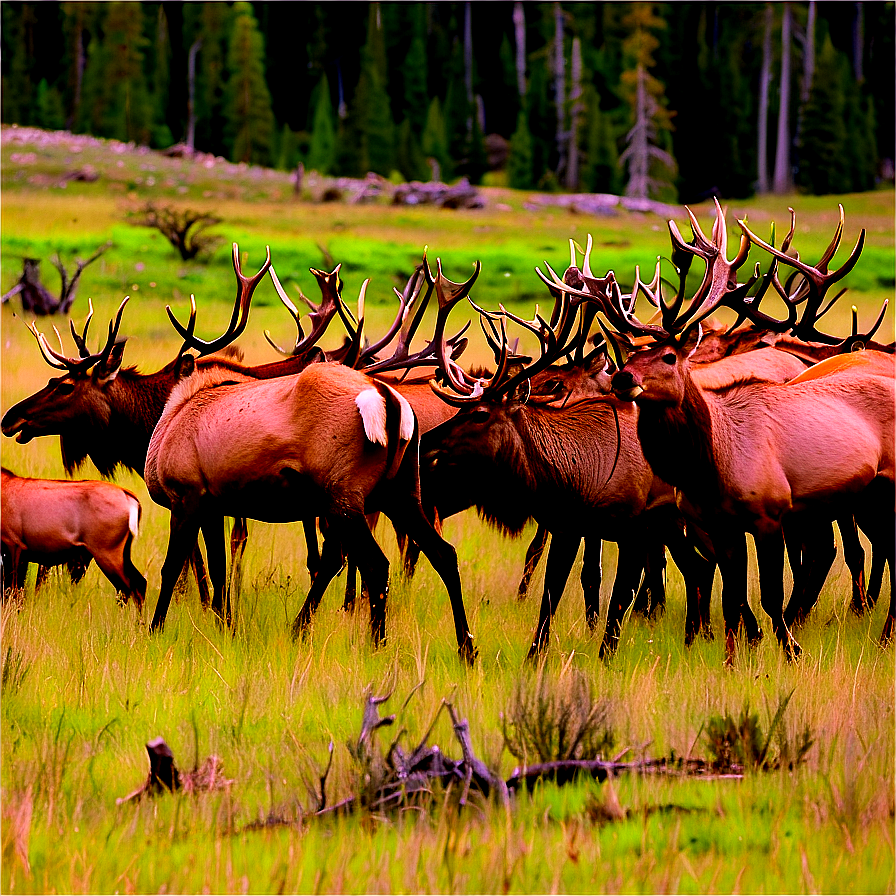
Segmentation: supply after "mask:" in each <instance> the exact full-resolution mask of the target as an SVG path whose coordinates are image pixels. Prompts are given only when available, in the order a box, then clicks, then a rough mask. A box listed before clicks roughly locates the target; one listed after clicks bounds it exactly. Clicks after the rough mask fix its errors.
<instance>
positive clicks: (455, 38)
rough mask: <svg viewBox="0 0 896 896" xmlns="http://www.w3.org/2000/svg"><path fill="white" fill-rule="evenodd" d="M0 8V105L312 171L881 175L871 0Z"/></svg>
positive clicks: (821, 185)
mask: <svg viewBox="0 0 896 896" xmlns="http://www.w3.org/2000/svg"><path fill="white" fill-rule="evenodd" d="M0 13H2V35H0V40H2V46H0V51H2V106H0V113H2V120H3V122H5V123H18V124H21V125H34V126H39V127H44V128H50V129H63V128H64V129H69V130H72V131H75V132H79V133H90V134H94V135H97V136H101V137H110V138H116V139H119V140H124V141H134V142H137V143H144V144H148V145H151V146H153V147H156V148H164V147H167V146H169V145H171V144H173V143H175V142H182V143H185V144H187V145H188V146H189V147H191V148H195V149H196V150H200V151H204V152H211V153H214V154H216V155H222V156H225V157H227V158H229V159H230V160H231V161H244V162H248V163H252V164H261V165H272V166H276V167H278V168H283V169H293V168H296V167H297V166H298V165H299V164H301V165H303V166H304V168H305V169H306V170H312V169H313V170H317V171H319V172H321V173H324V174H330V175H349V176H362V175H364V174H365V173H366V172H368V171H374V172H377V173H379V174H381V175H383V176H386V177H401V178H404V179H406V180H429V179H441V180H451V179H453V178H456V177H460V176H466V177H467V178H469V180H470V181H471V182H473V183H481V182H482V181H483V180H484V179H486V180H487V182H492V183H507V184H509V185H510V186H514V187H520V188H538V189H545V190H554V189H567V190H573V191H590V192H609V193H626V194H628V195H631V196H639V197H646V198H658V199H667V200H676V199H677V200H679V201H684V202H688V201H696V200H699V199H702V198H704V197H707V196H709V195H711V194H713V193H716V194H718V195H720V196H725V197H744V196H747V195H750V194H752V193H754V192H757V191H758V192H787V191H789V190H792V189H794V188H797V189H802V190H806V191H809V192H813V193H832V192H836V193H844V192H855V191H861V190H868V189H872V188H874V187H875V186H876V185H877V184H879V183H881V181H882V180H890V179H892V177H893V158H894V130H896V126H894V107H896V100H894V77H893V75H894V70H896V62H894V4H893V3H892V2H885V3H838V2H825V3H816V2H814V0H813V2H809V3H787V2H785V3H534V2H525V3H522V2H516V3H513V2H489V3H484V2H480V3H470V2H466V3H463V2H462V3H447V2H446V3H360V2H358V3H341V2H327V3H308V2H304V3H246V2H236V3H168V2H163V3H159V2H142V3H138V2H110V3H97V2H91V3H23V2H9V0H4V2H3V4H2V6H0Z"/></svg>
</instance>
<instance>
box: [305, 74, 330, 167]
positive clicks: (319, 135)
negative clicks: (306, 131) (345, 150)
mask: <svg viewBox="0 0 896 896" xmlns="http://www.w3.org/2000/svg"><path fill="white" fill-rule="evenodd" d="M335 161H336V125H335V124H334V122H333V103H332V101H331V100H330V84H329V81H327V76H326V75H324V76H323V77H322V78H321V80H320V84H319V85H318V89H317V101H316V102H315V104H314V117H313V119H312V121H311V147H310V148H309V150H308V159H307V161H306V163H305V166H306V167H307V168H308V169H309V170H311V171H317V172H319V173H320V174H329V173H330V172H331V171H332V170H333V165H334V163H335Z"/></svg>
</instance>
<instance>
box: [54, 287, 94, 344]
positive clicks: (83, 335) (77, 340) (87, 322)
mask: <svg viewBox="0 0 896 896" xmlns="http://www.w3.org/2000/svg"><path fill="white" fill-rule="evenodd" d="M87 308H88V312H87V320H85V321H84V329H83V330H82V331H81V335H80V336H79V335H78V331H77V330H76V329H75V322H74V321H73V320H72V319H71V318H69V322H68V325H69V326H70V327H71V331H72V339H74V340H75V345H76V346H78V353H79V354H80V355H81V357H82V358H86V357H87V356H88V355H89V354H90V349H89V348H87V328H88V327H89V326H90V321H91V319H92V318H93V299H88V300H87ZM59 347H60V348H62V340H61V339H60V340H59Z"/></svg>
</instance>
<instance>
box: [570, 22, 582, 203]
mask: <svg viewBox="0 0 896 896" xmlns="http://www.w3.org/2000/svg"><path fill="white" fill-rule="evenodd" d="M569 76H570V82H571V85H570V96H569V100H570V109H569V156H568V159H567V162H566V189H567V190H577V189H578V188H579V121H580V119H581V117H582V111H583V104H582V42H581V40H580V39H579V38H578V37H574V38H573V41H572V64H571V65H570V73H569Z"/></svg>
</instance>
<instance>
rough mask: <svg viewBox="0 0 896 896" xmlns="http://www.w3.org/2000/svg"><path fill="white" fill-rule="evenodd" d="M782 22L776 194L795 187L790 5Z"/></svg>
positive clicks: (785, 8)
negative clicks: (791, 154)
mask: <svg viewBox="0 0 896 896" xmlns="http://www.w3.org/2000/svg"><path fill="white" fill-rule="evenodd" d="M782 9H783V17H782V21H781V91H780V99H779V105H778V135H777V140H776V142H775V180H774V187H775V192H776V193H787V192H789V191H790V189H791V188H792V187H793V178H792V176H791V171H790V47H791V23H792V16H793V12H792V10H791V8H790V3H787V2H785V3H784V4H783V7H782Z"/></svg>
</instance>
